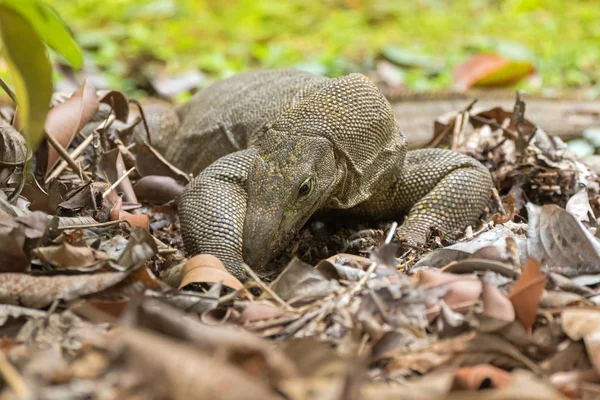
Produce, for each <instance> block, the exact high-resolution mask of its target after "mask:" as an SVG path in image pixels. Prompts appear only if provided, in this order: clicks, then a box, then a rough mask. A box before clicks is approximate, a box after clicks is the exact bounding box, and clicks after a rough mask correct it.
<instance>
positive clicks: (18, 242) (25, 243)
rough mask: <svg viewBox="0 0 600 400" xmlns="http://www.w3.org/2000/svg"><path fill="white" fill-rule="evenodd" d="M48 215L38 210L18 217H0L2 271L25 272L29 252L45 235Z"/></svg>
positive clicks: (0, 270)
mask: <svg viewBox="0 0 600 400" xmlns="http://www.w3.org/2000/svg"><path fill="white" fill-rule="evenodd" d="M46 221H47V215H46V214H45V213H43V212H40V211H36V212H33V213H31V214H29V215H26V216H23V217H16V218H0V272H24V271H26V270H27V269H28V267H29V253H30V251H31V250H32V249H33V248H34V247H35V246H36V245H37V244H38V242H39V241H40V239H41V238H42V237H43V236H44V232H45V231H46V224H47V222H46Z"/></svg>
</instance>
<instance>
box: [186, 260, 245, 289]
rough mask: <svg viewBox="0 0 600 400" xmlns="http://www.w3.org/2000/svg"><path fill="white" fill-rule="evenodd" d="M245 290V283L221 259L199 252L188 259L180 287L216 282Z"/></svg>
mask: <svg viewBox="0 0 600 400" xmlns="http://www.w3.org/2000/svg"><path fill="white" fill-rule="evenodd" d="M216 282H223V285H225V286H227V287H230V288H232V289H233V290H237V291H240V292H245V288H244V285H243V284H242V282H240V281H239V280H238V279H237V278H236V277H235V276H233V275H231V274H230V273H229V271H227V269H226V268H225V266H224V265H223V263H222V262H221V260H219V259H218V258H217V257H215V256H213V255H210V254H199V255H197V256H194V257H192V258H190V259H189V260H187V261H186V262H185V265H184V266H183V271H182V278H181V283H180V284H179V289H181V288H184V287H186V286H187V285H189V284H190V283H216Z"/></svg>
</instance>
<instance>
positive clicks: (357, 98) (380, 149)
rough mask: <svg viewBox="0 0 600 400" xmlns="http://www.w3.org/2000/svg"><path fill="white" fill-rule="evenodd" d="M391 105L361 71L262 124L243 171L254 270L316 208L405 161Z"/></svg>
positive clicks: (248, 256)
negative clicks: (256, 146)
mask: <svg viewBox="0 0 600 400" xmlns="http://www.w3.org/2000/svg"><path fill="white" fill-rule="evenodd" d="M405 154H406V142H405V139H404V135H403V134H402V132H401V131H400V129H399V128H398V124H397V123H396V119H395V117H394V113H393V111H392V107H391V105H390V104H389V102H388V101H387V100H386V99H385V97H384V96H383V95H382V94H381V92H380V91H379V90H378V89H377V87H376V86H375V85H374V84H373V83H372V82H370V81H369V80H368V79H367V78H366V77H365V76H363V75H360V74H350V75H347V76H344V77H341V78H336V79H330V80H329V81H328V82H327V84H326V85H324V86H321V87H319V88H318V90H315V91H314V92H312V93H311V94H309V95H307V96H306V97H304V98H302V99H301V100H300V101H298V102H297V103H296V104H295V105H294V106H292V107H290V108H289V109H288V110H286V111H285V112H284V113H283V114H282V115H281V116H279V117H278V118H277V119H276V120H275V121H274V122H273V123H272V125H269V126H267V127H265V130H264V132H263V133H262V135H261V139H260V150H259V152H258V156H257V157H256V159H255V160H254V162H253V164H252V166H251V167H250V169H249V171H248V191H247V193H248V203H247V210H246V219H245V222H244V234H243V257H244V260H245V261H246V262H247V263H248V264H249V265H250V267H252V268H253V269H255V270H257V271H260V270H261V269H263V268H264V267H265V265H266V263H267V262H268V261H269V260H270V259H271V258H272V257H273V256H275V255H276V253H278V252H280V251H281V250H283V248H284V247H285V245H287V244H288V243H289V241H290V239H291V238H292V237H293V235H295V234H296V233H297V232H298V230H299V229H300V228H301V227H302V225H304V223H305V222H306V221H307V220H308V219H309V218H310V217H311V216H312V214H313V213H314V212H315V211H317V210H319V209H327V208H332V209H333V208H337V209H347V208H351V207H354V206H355V205H357V204H359V203H360V202H363V201H365V200H366V199H368V198H369V197H370V196H371V195H372V194H373V193H374V192H375V191H377V190H380V189H381V188H382V187H383V186H384V185H386V184H389V182H390V181H392V180H395V179H397V177H398V176H399V174H400V171H401V169H402V166H403V165H404V158H405Z"/></svg>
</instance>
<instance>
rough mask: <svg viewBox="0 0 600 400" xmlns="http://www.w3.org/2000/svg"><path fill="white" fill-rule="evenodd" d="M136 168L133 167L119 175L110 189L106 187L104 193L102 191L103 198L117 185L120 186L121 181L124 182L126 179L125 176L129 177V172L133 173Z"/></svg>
mask: <svg viewBox="0 0 600 400" xmlns="http://www.w3.org/2000/svg"><path fill="white" fill-rule="evenodd" d="M134 170H135V167H131V168H130V169H129V170H128V171H127V172H125V173H124V174H123V175H121V176H120V177H119V179H117V180H116V181H115V183H113V184H112V185H110V187H109V188H108V189H106V190H105V191H104V193H102V198H103V199H104V198H106V196H108V195H109V194H110V192H112V191H113V190H114V189H115V188H116V187H117V186H119V184H120V183H121V182H123V181H124V180H125V178H127V177H128V176H129V174H131V173H132V172H133V171H134Z"/></svg>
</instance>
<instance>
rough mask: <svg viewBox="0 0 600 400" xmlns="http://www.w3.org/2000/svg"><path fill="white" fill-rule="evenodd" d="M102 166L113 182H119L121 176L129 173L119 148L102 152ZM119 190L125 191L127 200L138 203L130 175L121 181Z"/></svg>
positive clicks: (124, 196)
mask: <svg viewBox="0 0 600 400" xmlns="http://www.w3.org/2000/svg"><path fill="white" fill-rule="evenodd" d="M100 168H101V169H102V173H103V174H104V175H105V176H106V177H107V178H108V180H109V182H110V183H111V184H112V183H115V182H117V181H118V180H119V178H121V177H122V176H123V175H125V174H126V173H127V168H126V167H125V161H123V155H122V154H121V152H120V151H119V149H113V150H110V151H107V152H106V153H104V154H102V157H101V159H100ZM117 190H118V191H119V192H122V193H123V199H124V200H125V201H129V202H131V203H137V197H136V196H135V192H134V190H133V185H132V184H131V181H130V180H129V177H126V178H125V179H123V180H122V181H121V183H119V185H118V186H117Z"/></svg>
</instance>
